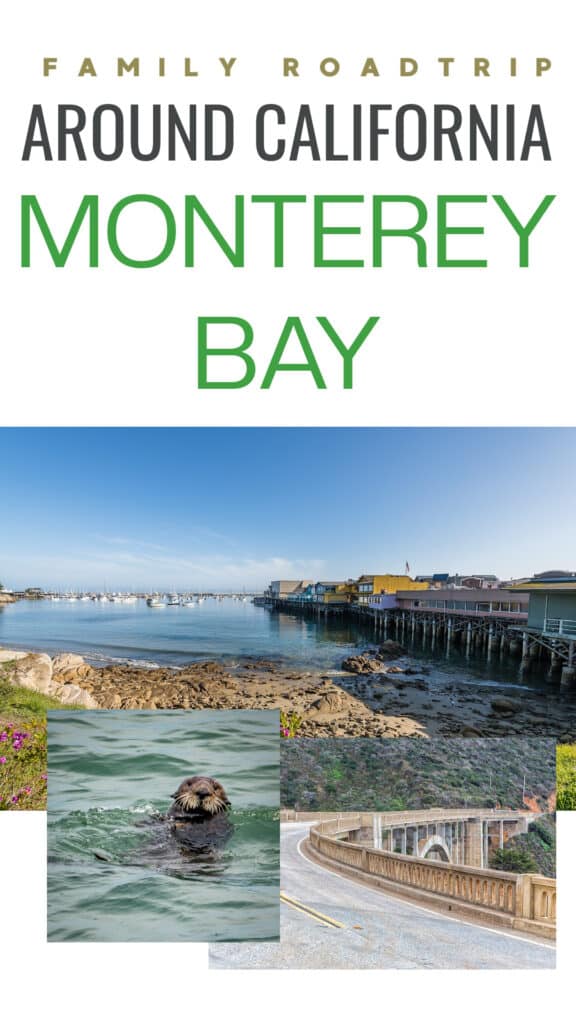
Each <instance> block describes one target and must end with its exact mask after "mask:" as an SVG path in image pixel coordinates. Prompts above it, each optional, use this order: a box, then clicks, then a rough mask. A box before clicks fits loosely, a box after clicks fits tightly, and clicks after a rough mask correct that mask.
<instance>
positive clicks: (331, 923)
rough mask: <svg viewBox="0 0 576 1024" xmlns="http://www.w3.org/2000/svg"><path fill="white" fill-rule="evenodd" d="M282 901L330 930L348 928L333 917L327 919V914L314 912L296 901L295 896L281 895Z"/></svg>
mask: <svg viewBox="0 0 576 1024" xmlns="http://www.w3.org/2000/svg"><path fill="white" fill-rule="evenodd" d="M280 899H281V900H282V902H283V903H286V904H287V905H288V906H289V907H292V908H293V909H294V910H299V911H300V913H301V914H306V916H307V917H311V918H312V920H313V921H318V922H319V923H320V924H324V925H326V926H327V927H328V928H345V927H346V925H344V924H342V922H341V921H335V920H334V918H333V917H327V915H326V914H321V913H320V911H319V910H314V908H313V907H308V906H307V905H306V904H305V903H301V902H300V900H295V899H294V897H293V896H287V895H286V893H285V892H281V893H280Z"/></svg>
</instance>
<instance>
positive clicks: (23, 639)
mask: <svg viewBox="0 0 576 1024" xmlns="http://www.w3.org/2000/svg"><path fill="white" fill-rule="evenodd" d="M372 641H373V635H372V632H371V630H370V629H369V627H367V626H366V627H363V626H359V625H357V624H355V623H342V622H337V621H334V620H329V621H328V622H319V621H317V620H314V619H303V618H301V617H299V616H298V615H288V614H285V613H282V612H281V613H278V612H271V611H270V610H268V609H267V608H261V607H257V606H256V605H253V604H252V603H251V602H249V601H247V602H243V601H234V600H231V599H228V598H225V599H224V600H222V601H216V600H213V599H207V600H206V601H204V603H203V604H197V605H194V606H193V607H192V608H185V607H177V606H175V607H168V606H167V607H164V608H148V607H147V605H146V603H145V602H144V601H138V602H137V604H133V605H130V604H128V605H124V604H115V603H99V602H95V601H87V602H81V601H73V602H71V603H67V602H64V601H61V602H52V601H18V602H17V603H16V604H13V605H6V606H5V607H4V608H3V609H1V610H0V646H3V647H12V646H13V647H16V648H24V649H27V650H37V651H47V652H48V653H55V652H58V651H73V652H75V653H78V654H82V655H83V656H84V657H86V658H87V659H88V660H89V661H92V662H94V663H102V662H113V661H119V662H122V661H127V660H130V661H136V662H141V663H142V664H146V665H173V666H181V665H184V664H187V663H190V662H192V661H202V660H207V659H218V660H225V661H229V662H230V663H232V664H234V663H236V662H238V661H239V660H241V659H242V658H245V657H248V656H255V657H259V658H271V659H275V660H281V661H283V662H286V663H287V664H289V665H292V666H294V667H297V668H302V669H318V670H320V671H323V672H331V673H333V672H335V671H337V670H338V669H339V668H340V666H341V663H342V660H343V659H344V658H345V657H347V656H348V655H349V654H352V653H354V652H357V650H358V648H360V649H362V648H364V647H366V646H367V645H369V644H370V643H371V642H372ZM405 643H406V646H407V647H408V648H409V649H410V641H409V639H408V638H406V640H405ZM411 653H413V654H414V657H415V658H416V659H417V660H418V662H419V663H421V664H426V665H428V666H429V667H430V669H431V670H432V672H433V673H434V674H435V675H437V676H438V680H439V681H440V677H444V676H450V677H452V678H453V679H454V680H455V681H458V682H464V683H465V682H473V683H475V684H476V685H478V684H481V683H486V684H488V683H489V684H493V685H494V684H496V685H497V684H501V685H507V686H510V685H520V683H521V682H522V685H525V686H528V687H541V686H544V678H543V677H542V678H540V676H539V675H538V672H537V671H536V672H535V673H534V674H533V675H531V676H530V677H528V678H527V679H525V680H522V681H521V680H520V678H519V661H518V660H516V659H510V658H507V659H503V660H502V659H500V658H499V657H498V656H494V658H493V660H492V662H491V663H487V662H486V660H485V659H484V658H479V657H476V656H475V655H473V654H472V655H471V656H470V657H469V658H467V657H466V656H465V655H464V654H463V653H462V652H460V651H458V650H455V649H452V650H451V651H450V652H449V653H448V652H446V650H445V649H444V648H437V649H436V650H435V651H432V650H431V649H430V648H429V647H428V648H422V647H419V646H414V648H413V649H412V651H411Z"/></svg>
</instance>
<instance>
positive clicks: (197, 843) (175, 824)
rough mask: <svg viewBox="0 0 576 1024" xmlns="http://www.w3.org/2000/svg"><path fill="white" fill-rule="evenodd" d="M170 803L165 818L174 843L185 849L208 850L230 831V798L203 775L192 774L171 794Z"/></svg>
mask: <svg viewBox="0 0 576 1024" xmlns="http://www.w3.org/2000/svg"><path fill="white" fill-rule="evenodd" d="M172 799H173V800H174V803H173V804H172V806H171V807H170V809H169V811H168V813H167V815H166V818H167V820H168V821H169V822H170V823H171V825H172V831H173V833H174V835H175V837H176V839H177V840H178V842H179V843H180V844H181V845H182V846H183V847H185V849H186V850H187V851H194V852H198V853H200V852H211V851H213V850H214V848H215V847H218V846H221V845H222V844H223V843H225V842H226V840H227V839H228V838H229V837H230V835H231V833H232V828H233V826H232V824H231V822H230V820H229V818H228V814H227V811H228V808H229V807H230V801H229V799H228V797H227V796H226V792H225V790H224V787H223V786H222V785H221V784H220V783H219V782H217V780H216V779H211V778H210V777H209V776H207V775H192V776H191V777H190V778H188V779H184V781H183V782H181V783H180V785H179V786H178V789H177V790H176V792H175V793H172Z"/></svg>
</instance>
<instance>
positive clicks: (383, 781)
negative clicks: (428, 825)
mask: <svg viewBox="0 0 576 1024" xmlns="http://www.w3.org/2000/svg"><path fill="white" fill-rule="evenodd" d="M524 780H525V792H524V802H523V787H524ZM555 783H556V744H555V741H554V740H549V739H512V738H509V739H508V738H507V739H471V740H414V739H406V740H403V739H394V740H381V739H312V740H311V739H297V740H290V741H288V742H286V743H283V744H282V765H281V802H282V806H283V807H291V808H296V809H297V810H302V811H306V810H326V811H333V810H334V811H335V810H342V811H344V810H372V809H374V810H379V811H394V810H405V809H413V810H417V809H419V808H426V807H465V806H469V807H496V806H503V807H515V808H519V807H522V806H526V807H532V808H533V809H534V810H553V809H554V805H555V799H554V794H555Z"/></svg>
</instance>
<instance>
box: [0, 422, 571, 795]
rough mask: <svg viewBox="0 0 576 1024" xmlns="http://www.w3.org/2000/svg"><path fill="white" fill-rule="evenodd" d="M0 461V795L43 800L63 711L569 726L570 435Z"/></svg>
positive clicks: (123, 446) (399, 435)
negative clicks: (269, 713) (52, 715)
mask: <svg viewBox="0 0 576 1024" xmlns="http://www.w3.org/2000/svg"><path fill="white" fill-rule="evenodd" d="M0 452H1V463H2V467H3V469H2V472H3V483H4V488H3V491H4V494H5V497H4V499H3V527H2V532H1V535H0V584H1V588H0V726H1V728H2V732H0V737H4V739H2V742H1V745H2V755H1V757H0V801H1V802H0V807H2V809H10V810H25V809H38V808H40V807H42V806H44V802H45V790H46V786H45V782H46V780H45V778H44V776H45V774H46V766H45V717H46V712H47V711H48V710H50V709H52V710H56V709H58V708H69V709H70V710H75V709H78V708H84V709H86V710H98V709H109V710H110V709H111V710H122V711H137V710H154V709H159V710H168V709H192V710H194V709H196V710H235V709H245V710H252V709H263V710H278V711H279V712H280V725H279V729H280V736H281V738H282V739H283V740H287V741H290V740H293V739H295V738H298V737H339V736H343V737H346V736H352V737H353V736H357V737H361V736H379V737H383V738H393V737H414V738H418V737H420V738H427V739H431V738H435V737H446V738H459V737H460V738H482V737H506V736H514V735H520V736H524V735H526V736H551V737H554V738H556V739H558V740H559V741H560V742H562V743H564V744H571V743H573V742H574V740H575V739H576V698H575V695H576V565H575V564H574V558H573V551H574V521H575V519H576V486H575V485H574V483H573V481H574V480H576V472H575V470H576V430H573V429H570V428H559V429H548V428H546V429H540V428H501V429H500V428H462V429H460V428H447V429H440V428H435V429H423V428H302V429H301V428H258V429H251V428H234V429H233V428H185V429H184V428H183V429H176V428H174V429H172V428H170V429H154V428H140V429H138V428H134V429H132V428H129V429H128V428H118V429H112V428H98V429H87V428H78V429H76V428H67V429H52V428H51V429H41V428H31V429H6V428H4V429H2V430H1V431H0ZM552 497H553V498H554V500H552Z"/></svg>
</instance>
